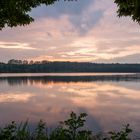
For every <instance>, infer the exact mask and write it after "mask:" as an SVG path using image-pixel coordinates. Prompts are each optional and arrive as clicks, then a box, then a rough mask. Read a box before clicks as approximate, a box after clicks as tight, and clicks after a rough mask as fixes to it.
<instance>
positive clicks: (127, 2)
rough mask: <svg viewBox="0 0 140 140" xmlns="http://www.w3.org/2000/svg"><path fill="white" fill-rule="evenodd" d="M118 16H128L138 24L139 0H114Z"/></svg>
mask: <svg viewBox="0 0 140 140" xmlns="http://www.w3.org/2000/svg"><path fill="white" fill-rule="evenodd" d="M115 3H116V4H117V5H118V11H117V12H118V16H130V17H132V19H133V20H134V21H136V22H138V23H139V24H140V0H115Z"/></svg>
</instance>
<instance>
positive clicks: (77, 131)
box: [0, 112, 132, 140]
mask: <svg viewBox="0 0 140 140" xmlns="http://www.w3.org/2000/svg"><path fill="white" fill-rule="evenodd" d="M86 116H87V114H86V113H81V114H80V115H76V114H75V113H74V112H72V113H71V114H70V116H69V118H68V119H67V120H65V121H63V122H61V123H60V124H59V125H58V126H57V127H56V128H55V129H54V130H52V132H51V133H48V131H47V126H46V123H45V122H43V121H42V120H40V121H39V123H38V125H37V127H36V128H35V129H34V131H33V132H31V131H30V128H29V125H28V121H26V122H25V123H21V124H20V125H17V124H16V123H15V122H12V123H11V124H9V125H7V126H5V127H4V128H1V129H0V140H129V139H130V138H129V134H130V133H131V132H132V130H131V129H130V128H129V124H128V125H126V126H125V127H124V128H123V129H122V130H121V131H120V132H114V131H111V132H109V133H108V134H107V135H106V136H102V135H93V134H92V131H90V130H88V129H85V127H84V125H85V121H86Z"/></svg>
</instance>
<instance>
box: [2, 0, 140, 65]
mask: <svg viewBox="0 0 140 140" xmlns="http://www.w3.org/2000/svg"><path fill="white" fill-rule="evenodd" d="M116 11H117V6H116V4H114V3H113V0H78V1H77V2H64V1H63V0H61V1H60V2H56V3H55V4H54V5H51V6H47V7H46V6H45V5H41V6H40V7H37V8H35V9H33V10H32V11H31V12H30V15H31V16H32V17H33V18H34V19H35V22H33V23H31V24H30V25H28V26H25V27H16V28H15V27H14V28H9V27H7V28H4V29H3V30H2V31H0V61H3V62H7V61H8V60H9V59H21V60H24V59H27V60H35V61H38V60H49V61H78V62H87V61H88V62H96V63H97V62H98V63H140V25H138V24H137V23H135V22H133V21H132V20H131V19H130V18H129V17H121V18H119V17H118V16H117V13H116Z"/></svg>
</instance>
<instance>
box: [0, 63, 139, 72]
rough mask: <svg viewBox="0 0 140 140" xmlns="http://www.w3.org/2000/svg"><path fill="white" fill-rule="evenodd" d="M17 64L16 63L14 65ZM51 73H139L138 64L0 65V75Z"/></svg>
mask: <svg viewBox="0 0 140 140" xmlns="http://www.w3.org/2000/svg"><path fill="white" fill-rule="evenodd" d="M15 62H18V63H15ZM46 72H47V73H51V72H54V73H55V72H58V73H59V72H124V73H127V72H132V73H133V72H140V64H119V63H115V64H113V63H112V64H104V63H91V62H59V61H54V62H51V61H46V60H43V61H32V60H31V61H29V62H28V61H27V60H24V61H22V60H15V61H11V60H9V61H8V63H3V62H1V63H0V73H46Z"/></svg>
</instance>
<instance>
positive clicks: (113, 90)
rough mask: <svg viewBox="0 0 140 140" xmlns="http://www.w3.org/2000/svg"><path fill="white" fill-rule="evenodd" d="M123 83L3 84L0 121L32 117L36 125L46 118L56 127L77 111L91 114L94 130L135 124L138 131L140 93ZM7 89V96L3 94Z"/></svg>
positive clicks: (89, 122) (90, 118)
mask: <svg viewBox="0 0 140 140" xmlns="http://www.w3.org/2000/svg"><path fill="white" fill-rule="evenodd" d="M29 83H30V82H29ZM134 83H135V82H134ZM123 84H124V82H122V84H121V82H118V83H117V82H69V83H66V82H59V83H54V82H50V83H49V82H48V83H45V84H44V83H42V82H40V81H38V82H33V83H32V84H22V85H20V86H9V85H8V84H7V85H3V86H1V87H0V89H1V90H0V111H1V112H3V113H2V115H0V120H1V121H3V122H4V121H5V122H6V120H26V118H29V119H31V120H32V121H33V122H35V121H38V120H39V119H44V120H46V121H47V122H48V125H54V124H55V123H56V122H58V121H62V120H64V119H65V118H67V116H68V114H69V113H70V112H71V111H72V110H73V111H76V112H87V113H88V114H89V116H88V120H87V124H88V126H89V127H90V128H92V129H93V130H94V131H97V130H105V131H107V130H110V129H116V128H119V127H120V126H121V125H122V124H124V123H131V124H132V125H133V126H134V125H135V129H137V130H140V128H139V125H138V124H139V123H140V119H139V116H140V110H139V106H140V94H139V91H138V90H136V89H135V88H132V87H131V88H127V86H126V85H127V82H125V86H123ZM3 88H4V89H5V91H4V93H3V92H1V91H2V89H3ZM14 93H15V94H14ZM27 93H28V94H27ZM1 100H2V101H1ZM8 101H11V102H8ZM25 101H26V102H25ZM7 110H8V112H7ZM10 116H12V117H10ZM136 123H137V124H136ZM94 128H95V129H94Z"/></svg>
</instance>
